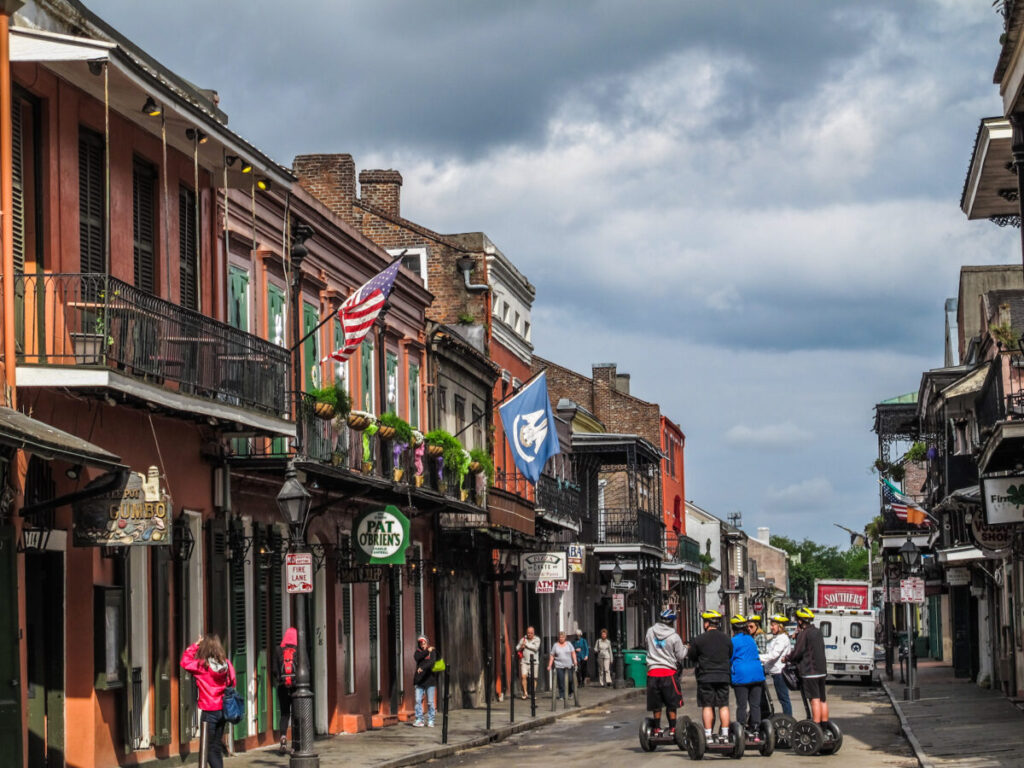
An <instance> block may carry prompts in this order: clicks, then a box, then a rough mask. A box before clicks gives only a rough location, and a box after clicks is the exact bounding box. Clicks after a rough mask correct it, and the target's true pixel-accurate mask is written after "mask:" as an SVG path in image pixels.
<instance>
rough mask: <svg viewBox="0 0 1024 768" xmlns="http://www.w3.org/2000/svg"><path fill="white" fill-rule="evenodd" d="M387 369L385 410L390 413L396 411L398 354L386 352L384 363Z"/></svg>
mask: <svg viewBox="0 0 1024 768" xmlns="http://www.w3.org/2000/svg"><path fill="white" fill-rule="evenodd" d="M385 366H386V371H387V377H388V378H387V390H386V391H387V395H388V402H387V410H388V411H390V412H391V413H398V355H395V354H392V353H391V352H388V353H387V362H386V363H385Z"/></svg>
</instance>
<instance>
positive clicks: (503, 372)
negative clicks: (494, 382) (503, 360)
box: [501, 368, 512, 382]
mask: <svg viewBox="0 0 1024 768" xmlns="http://www.w3.org/2000/svg"><path fill="white" fill-rule="evenodd" d="M501 380H502V381H506V382H507V381H512V374H511V373H509V370H508V368H502V369H501Z"/></svg>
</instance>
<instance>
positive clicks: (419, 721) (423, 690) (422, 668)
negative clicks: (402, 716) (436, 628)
mask: <svg viewBox="0 0 1024 768" xmlns="http://www.w3.org/2000/svg"><path fill="white" fill-rule="evenodd" d="M413 658H414V659H415V660H416V672H415V674H414V675H413V677H412V684H413V687H414V689H415V692H416V705H415V712H416V720H415V721H414V722H413V727H414V728H422V727H423V726H424V725H426V726H427V728H433V727H434V716H435V715H436V714H437V705H436V700H437V672H435V671H434V662H436V661H437V649H435V648H434V646H432V645H431V644H430V641H429V640H427V638H426V637H425V636H424V635H420V636H419V637H418V638H416V652H415V653H414V654H413ZM424 699H426V700H427V706H426V710H427V721H426V723H424V722H423V710H424V706H423V700H424Z"/></svg>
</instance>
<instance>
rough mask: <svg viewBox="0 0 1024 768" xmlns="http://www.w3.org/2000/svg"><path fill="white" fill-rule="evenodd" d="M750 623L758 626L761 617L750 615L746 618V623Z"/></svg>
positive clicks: (754, 614)
mask: <svg viewBox="0 0 1024 768" xmlns="http://www.w3.org/2000/svg"><path fill="white" fill-rule="evenodd" d="M750 622H754V623H755V624H760V623H761V617H760V616H758V615H757V614H756V613H752V614H750V615H749V616H747V623H748V624H749V623H750Z"/></svg>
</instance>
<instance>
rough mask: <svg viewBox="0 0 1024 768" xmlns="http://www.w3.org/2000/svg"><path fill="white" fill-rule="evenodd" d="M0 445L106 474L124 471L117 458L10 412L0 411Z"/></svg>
mask: <svg viewBox="0 0 1024 768" xmlns="http://www.w3.org/2000/svg"><path fill="white" fill-rule="evenodd" d="M0 444H3V445H8V446H10V447H12V448H18V449H20V450H25V451H28V452H29V453H31V454H32V455H33V456H38V457H40V458H43V459H61V460H62V461H67V462H70V463H72V464H87V465H89V466H92V467H100V468H101V469H107V470H121V469H127V467H125V466H124V464H122V463H121V457H120V456H115V455H114V454H112V453H110V452H109V451H106V450H104V449H103V448H100V447H99V446H98V445H94V444H92V443H90V442H88V441H87V440H83V439H82V438H80V437H76V436H75V435H72V434H71V433H70V432H65V431H64V430H61V429H57V428H56V427H51V426H50V425H49V424H46V423H44V422H42V421H38V420H37V419H33V418H31V417H30V416H26V415H25V414H24V413H20V412H19V411H15V410H13V409H11V408H4V407H0Z"/></svg>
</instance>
